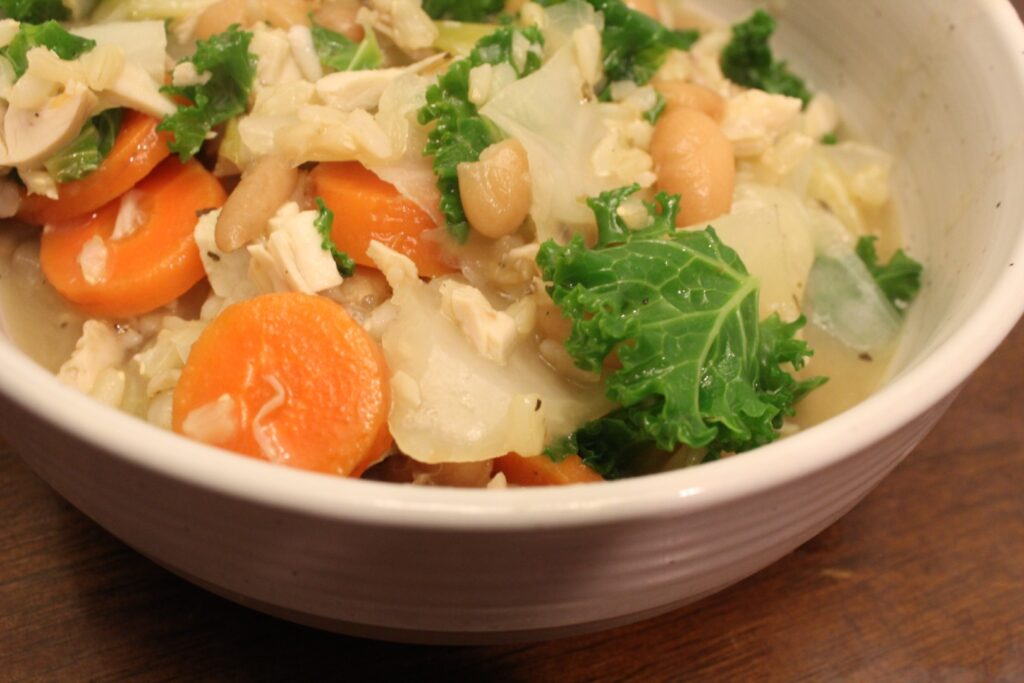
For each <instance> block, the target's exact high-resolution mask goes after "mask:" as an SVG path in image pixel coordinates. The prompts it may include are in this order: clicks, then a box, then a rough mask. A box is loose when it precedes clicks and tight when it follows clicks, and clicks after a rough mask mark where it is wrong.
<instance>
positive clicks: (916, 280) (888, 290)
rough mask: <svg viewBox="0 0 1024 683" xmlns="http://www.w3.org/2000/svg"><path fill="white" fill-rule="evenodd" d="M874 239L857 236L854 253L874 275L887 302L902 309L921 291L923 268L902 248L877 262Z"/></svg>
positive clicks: (875, 238)
mask: <svg viewBox="0 0 1024 683" xmlns="http://www.w3.org/2000/svg"><path fill="white" fill-rule="evenodd" d="M877 239H878V238H877V237H873V236H865V237H861V238H860V239H859V240H857V256H859V257H860V260H861V261H863V262H864V265H865V266H867V269H868V272H869V273H871V277H873V278H874V279H875V282H876V283H877V284H878V286H879V288H880V289H881V290H882V292H883V293H884V294H885V297H886V298H887V299H888V300H889V302H890V303H891V304H892V305H893V306H895V307H896V309H897V310H903V309H905V308H906V307H907V306H908V305H910V302H911V301H913V300H914V297H916V296H917V293H918V292H919V291H921V274H922V273H923V272H924V266H922V265H921V264H920V263H918V262H917V261H915V260H914V259H912V258H910V257H909V256H907V255H906V253H904V251H903V250H902V249H897V250H896V253H895V254H893V255H892V258H891V259H889V263H884V264H883V263H879V262H878V252H876V251H875V240H877Z"/></svg>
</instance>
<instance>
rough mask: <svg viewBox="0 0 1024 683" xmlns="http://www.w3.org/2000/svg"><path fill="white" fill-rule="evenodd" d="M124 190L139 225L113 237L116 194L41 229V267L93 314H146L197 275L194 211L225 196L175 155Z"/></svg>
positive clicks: (199, 263)
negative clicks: (85, 211)
mask: <svg viewBox="0 0 1024 683" xmlns="http://www.w3.org/2000/svg"><path fill="white" fill-rule="evenodd" d="M125 196H128V197H131V201H134V202H135V205H136V207H137V214H136V215H137V217H138V218H137V221H138V222H137V223H136V225H137V227H136V228H135V229H134V231H133V232H131V233H130V234H127V235H123V236H118V237H117V238H115V236H114V226H115V223H116V221H117V216H118V212H119V211H120V209H121V202H122V199H121V198H118V199H115V200H114V201H112V202H110V203H109V204H107V205H106V206H103V207H101V208H100V209H99V210H98V211H95V212H94V213H91V214H88V215H86V216H83V217H80V218H75V219H72V220H70V221H67V222H65V223H56V224H53V225H48V226H47V227H46V229H45V230H43V236H42V239H41V241H40V252H39V259H40V262H41V264H42V267H43V274H44V275H45V276H46V279H47V280H49V282H50V284H52V285H53V286H54V288H55V289H56V290H57V291H58V292H60V293H61V295H63V296H64V298H65V299H67V300H68V301H70V302H72V303H74V304H76V305H77V306H78V307H79V308H81V309H82V310H84V311H85V312H87V313H89V314H91V315H97V316H105V317H111V318H124V317H128V316H132V315H139V314H141V313H147V312H149V311H152V310H155V309H157V308H159V307H161V306H164V305H166V304H168V303H170V302H171V301H174V300H175V299H176V298H178V297H179V296H181V295H182V294H184V293H185V292H187V291H188V290H189V289H190V288H191V287H192V286H193V285H195V284H196V283H197V282H199V281H200V280H201V279H203V276H204V274H205V273H204V271H203V263H202V260H201V259H200V257H199V249H198V248H197V247H196V243H195V239H194V238H193V237H192V232H193V229H194V228H195V224H196V215H197V213H198V212H202V211H204V210H206V209H213V208H217V207H219V206H221V205H222V204H223V203H224V200H225V198H226V196H225V193H224V189H223V188H222V187H221V185H220V182H219V181H218V180H217V179H216V178H214V177H213V175H212V174H211V173H210V172H209V171H207V170H206V169H204V168H203V167H202V166H201V165H199V163H197V162H195V161H190V162H188V163H187V164H182V163H181V162H179V161H178V160H177V159H168V160H167V161H165V162H164V163H163V164H162V165H161V166H159V167H158V168H157V169H156V170H155V171H153V173H151V174H150V175H149V177H147V178H146V179H145V180H143V181H142V182H141V183H139V184H138V186H136V188H135V190H134V191H133V192H132V193H131V194H130V195H125ZM97 259H98V262H97ZM87 275H88V277H87Z"/></svg>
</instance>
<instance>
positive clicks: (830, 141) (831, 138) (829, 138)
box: [821, 133, 839, 145]
mask: <svg viewBox="0 0 1024 683" xmlns="http://www.w3.org/2000/svg"><path fill="white" fill-rule="evenodd" d="M821 144H823V145H838V144H839V138H838V137H836V134H835V133H825V134H824V135H822V136H821Z"/></svg>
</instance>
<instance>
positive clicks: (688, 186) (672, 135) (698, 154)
mask: <svg viewBox="0 0 1024 683" xmlns="http://www.w3.org/2000/svg"><path fill="white" fill-rule="evenodd" d="M651 157H652V159H653V160H654V172H655V174H657V176H658V182H657V188H658V190H663V191H665V192H668V193H669V194H678V195H681V196H682V201H681V202H680V210H679V217H678V219H677V223H678V225H680V226H684V225H693V224H694V223H700V222H703V221H708V220H711V219H713V218H718V217H719V216H721V215H723V214H726V213H728V212H729V209H730V208H731V207H732V194H733V188H734V186H735V184H736V159H735V157H734V156H733V151H732V145H731V144H730V143H729V140H728V139H727V138H726V137H725V135H723V134H722V130H721V129H720V128H719V127H718V124H717V123H715V122H714V120H713V119H712V118H711V117H709V116H708V115H707V114H704V113H702V112H699V111H695V110H693V109H670V110H669V111H667V112H665V113H664V114H662V116H661V118H660V119H659V120H658V123H657V125H656V126H655V127H654V137H653V138H652V139H651Z"/></svg>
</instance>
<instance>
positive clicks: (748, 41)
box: [721, 10, 811, 105]
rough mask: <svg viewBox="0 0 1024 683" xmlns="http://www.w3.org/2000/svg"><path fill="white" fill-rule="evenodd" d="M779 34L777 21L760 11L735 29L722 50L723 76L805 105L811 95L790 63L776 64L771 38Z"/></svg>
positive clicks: (777, 62)
mask: <svg viewBox="0 0 1024 683" xmlns="http://www.w3.org/2000/svg"><path fill="white" fill-rule="evenodd" d="M773 33H775V19H774V18H773V17H772V15H770V14H768V13H767V12H765V11H764V10H757V11H756V12H754V14H753V15H752V16H751V17H750V18H749V19H747V20H746V21H744V22H741V23H739V24H736V25H735V26H733V27H732V40H731V41H730V42H729V44H728V45H726V46H725V49H724V50H722V59H721V64H722V73H724V74H725V75H726V77H727V78H728V79H729V80H731V81H732V82H733V83H738V84H739V85H742V86H746V87H748V88H757V89H758V90H764V91H765V92H770V93H777V94H779V95H788V96H789V97H797V98H799V99H800V100H801V101H803V103H804V105H806V104H807V103H808V102H810V101H811V92H810V91H809V90H808V89H807V86H806V85H805V84H804V82H803V80H802V79H800V78H799V77H797V76H796V75H794V74H793V73H792V72H791V71H790V70H789V68H788V67H787V66H786V62H780V61H776V60H775V57H774V56H773V55H772V49H771V47H770V46H769V45H768V41H769V39H770V38H771V37H772V34H773Z"/></svg>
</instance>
